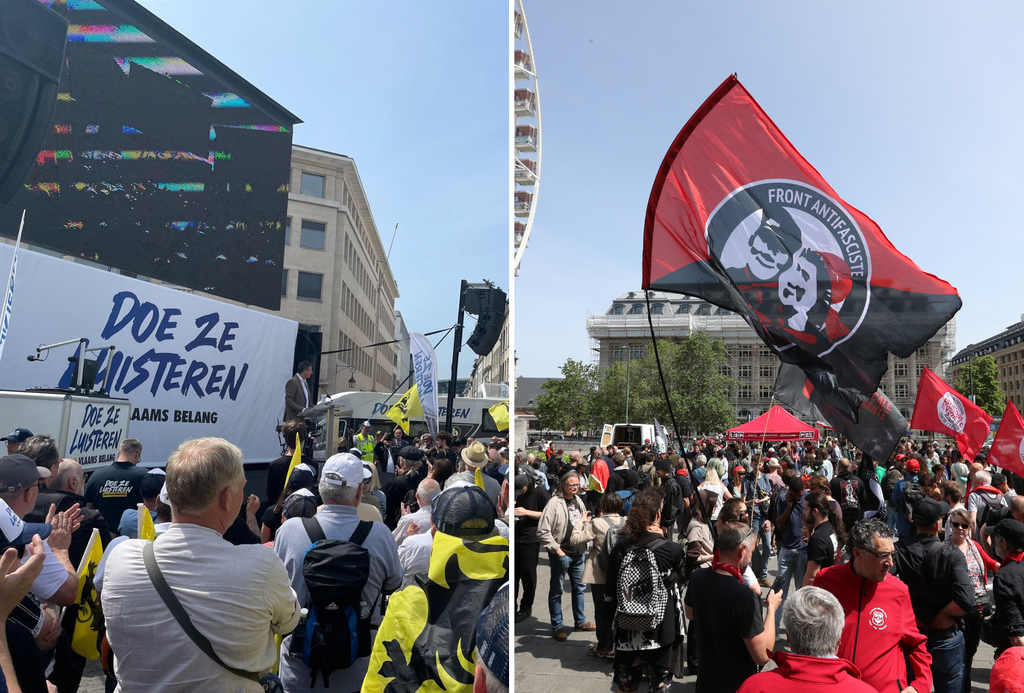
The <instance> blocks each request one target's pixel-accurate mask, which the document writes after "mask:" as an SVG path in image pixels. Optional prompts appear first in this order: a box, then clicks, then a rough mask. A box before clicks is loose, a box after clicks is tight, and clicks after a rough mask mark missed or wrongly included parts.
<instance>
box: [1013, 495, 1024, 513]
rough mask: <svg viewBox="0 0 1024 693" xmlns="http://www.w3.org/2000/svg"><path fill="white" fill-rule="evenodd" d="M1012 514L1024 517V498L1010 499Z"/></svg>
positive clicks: (1018, 496)
mask: <svg viewBox="0 0 1024 693" xmlns="http://www.w3.org/2000/svg"><path fill="white" fill-rule="evenodd" d="M1010 512H1011V513H1014V514H1017V515H1024V496H1020V495H1017V496H1014V497H1013V498H1011V499H1010Z"/></svg>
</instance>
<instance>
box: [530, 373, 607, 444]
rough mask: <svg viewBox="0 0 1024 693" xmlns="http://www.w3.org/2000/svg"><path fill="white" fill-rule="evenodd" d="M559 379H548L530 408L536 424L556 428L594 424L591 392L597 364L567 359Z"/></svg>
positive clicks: (595, 386)
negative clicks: (535, 417) (532, 408)
mask: <svg viewBox="0 0 1024 693" xmlns="http://www.w3.org/2000/svg"><path fill="white" fill-rule="evenodd" d="M561 371H562V380H549V381H547V382H546V383H544V385H543V387H542V388H541V389H543V390H544V392H543V393H541V394H540V395H538V397H537V407H536V409H535V410H534V411H535V412H536V414H537V419H538V420H539V421H540V425H541V426H543V427H544V428H552V429H555V430H560V431H568V430H570V429H572V428H574V427H575V428H586V429H592V428H596V427H597V426H598V425H599V423H600V422H598V421H597V418H596V416H595V411H594V395H595V393H596V391H597V367H596V366H593V365H589V364H585V363H583V362H582V361H575V360H573V359H567V360H566V362H565V363H564V364H562V367H561Z"/></svg>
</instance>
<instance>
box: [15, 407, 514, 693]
mask: <svg viewBox="0 0 1024 693" xmlns="http://www.w3.org/2000/svg"><path fill="white" fill-rule="evenodd" d="M282 428H283V430H282V434H283V438H284V440H285V441H287V445H288V446H289V447H288V449H287V450H286V451H285V454H284V455H282V457H281V458H280V459H278V460H276V461H274V462H273V463H271V464H270V468H269V470H268V473H267V480H266V484H267V485H266V494H265V498H264V499H263V500H261V499H260V498H259V497H258V496H257V495H256V494H252V493H247V492H246V484H247V479H246V474H245V471H246V470H245V468H244V467H243V462H244V461H243V457H242V453H241V450H239V448H238V447H237V446H235V445H234V444H232V443H231V442H229V441H227V440H224V439H221V438H198V439H193V440H187V441H184V442H182V443H181V445H180V446H179V447H178V448H177V450H175V452H174V453H173V454H172V455H171V456H170V458H169V459H166V460H150V459H147V458H146V456H145V454H144V448H143V444H142V442H140V441H138V440H135V439H126V440H123V441H122V442H121V444H120V448H119V450H118V454H117V461H116V462H114V463H113V464H111V465H109V466H106V467H102V468H99V469H96V470H95V471H92V473H91V474H90V475H89V476H88V479H86V477H85V474H84V473H83V469H82V467H81V466H80V465H79V464H78V463H77V462H75V461H74V460H71V459H61V457H60V455H59V452H58V446H57V443H56V441H55V440H54V439H53V438H52V437H51V436H48V435H33V434H32V432H30V431H27V430H25V429H17V430H15V431H14V432H13V433H12V434H11V435H10V436H8V437H6V438H4V439H2V440H4V441H5V442H6V443H7V452H8V454H7V455H6V456H4V457H2V458H0V525H2V527H0V529H2V530H3V531H2V533H0V541H3V542H4V543H5V545H4V547H3V548H4V549H6V551H5V553H3V555H2V558H0V614H2V615H3V616H4V618H5V623H6V628H5V629H4V631H3V632H2V634H0V674H2V676H0V691H23V692H25V693H48V692H50V691H58V692H60V693H65V692H69V693H70V692H71V691H77V690H78V689H79V686H80V685H81V682H82V680H83V673H84V671H85V667H86V658H85V657H84V656H83V655H82V653H81V648H80V647H79V645H80V642H79V640H80V638H81V633H82V632H81V629H80V627H81V626H82V624H83V623H88V624H89V626H90V628H91V629H92V630H91V631H90V632H87V633H86V635H87V636H88V637H87V638H86V640H93V641H94V642H91V643H89V644H91V645H92V646H94V647H95V648H96V650H97V651H98V652H99V654H100V661H101V663H102V666H103V672H104V676H105V679H106V690H108V691H122V692H124V693H130V692H135V691H137V692H146V693H150V692H159V691H167V692H170V691H189V692H190V693H191V692H193V691H223V692H235V691H238V692H241V691H252V692H253V693H256V692H257V691H264V690H269V691H284V692H285V693H294V692H296V691H309V690H324V691H339V692H342V693H354V692H356V691H367V692H376V691H381V692H382V691H384V690H385V689H386V688H388V687H389V686H392V687H393V686H399V687H401V686H404V685H412V684H413V683H414V682H422V681H427V680H436V681H438V682H442V681H443V682H444V688H445V690H447V691H462V692H463V693H469V691H471V690H472V691H476V693H485V692H486V693H506V692H507V690H508V683H509V679H508V672H509V654H508V637H509V636H508V621H509V616H508V596H507V595H508V592H507V581H508V561H509V551H508V537H509V522H510V513H509V508H508V505H509V500H508V499H509V479H510V476H509V464H508V459H507V452H506V449H507V441H503V440H498V439H492V440H491V441H490V442H489V444H488V443H486V442H482V441H475V440H472V439H468V440H467V439H461V440H460V439H453V438H452V436H450V435H449V434H448V433H446V432H440V433H439V434H438V435H437V436H436V438H435V437H434V436H430V435H429V434H424V435H422V436H419V437H415V438H410V437H407V436H406V435H405V433H404V431H402V429H401V428H398V429H395V430H394V431H390V430H389V431H388V432H387V434H386V435H373V434H371V433H370V429H371V427H370V424H369V422H366V423H364V425H363V427H362V430H361V431H360V434H359V436H360V437H358V438H357V439H356V440H350V441H344V442H343V449H340V450H339V451H338V453H337V454H334V455H332V456H330V457H329V458H328V459H326V460H325V461H323V462H322V463H320V462H317V461H315V460H313V459H311V458H309V457H306V456H303V454H302V452H301V451H300V453H299V455H298V456H297V457H296V455H295V448H294V446H295V445H296V441H298V442H299V443H300V444H301V441H304V440H306V431H305V425H304V423H303V422H302V421H299V420H295V421H289V422H288V423H286V424H284V425H283V427H282ZM367 436H369V437H370V438H371V439H372V444H371V445H367V444H366V440H365V437H367ZM387 442H390V443H391V444H390V445H387V444H386V443H387ZM346 443H351V444H349V445H347V446H346ZM296 463H297V464H296ZM250 483H251V480H250ZM140 513H142V514H143V517H141V518H140ZM147 514H148V517H146V515H147ZM146 527H149V528H151V529H152V536H149V534H150V533H149V532H148V531H147V530H146V529H145V528H146ZM140 532H142V537H140V536H139V534H140ZM154 537H155V538H154ZM90 542H92V543H90ZM96 542H98V544H99V548H98V549H95V548H94V546H95V544H96ZM94 550H98V551H102V559H101V560H99V561H98V565H96V564H95V563H92V564H90V562H89V560H90V552H91V551H94ZM91 594H92V595H96V596H95V598H92V599H90V597H89V595H91ZM76 626H77V627H78V628H77V629H76ZM417 685H418V684H417ZM415 687H416V686H414V688H415Z"/></svg>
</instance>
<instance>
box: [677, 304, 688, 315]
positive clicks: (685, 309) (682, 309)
mask: <svg viewBox="0 0 1024 693" xmlns="http://www.w3.org/2000/svg"><path fill="white" fill-rule="evenodd" d="M689 313H690V306H679V308H677V309H676V315H689Z"/></svg>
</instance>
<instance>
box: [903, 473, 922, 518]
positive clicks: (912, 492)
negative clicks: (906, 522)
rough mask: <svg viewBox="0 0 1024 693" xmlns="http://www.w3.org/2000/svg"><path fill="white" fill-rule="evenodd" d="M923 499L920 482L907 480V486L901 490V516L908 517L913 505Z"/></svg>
mask: <svg viewBox="0 0 1024 693" xmlns="http://www.w3.org/2000/svg"><path fill="white" fill-rule="evenodd" d="M923 499H924V491H922V490H921V484H919V483H917V482H916V481H908V482H907V488H906V490H904V492H903V517H906V518H909V517H910V516H911V513H912V512H913V510H914V505H916V504H917V502H918V501H919V500H923Z"/></svg>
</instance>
